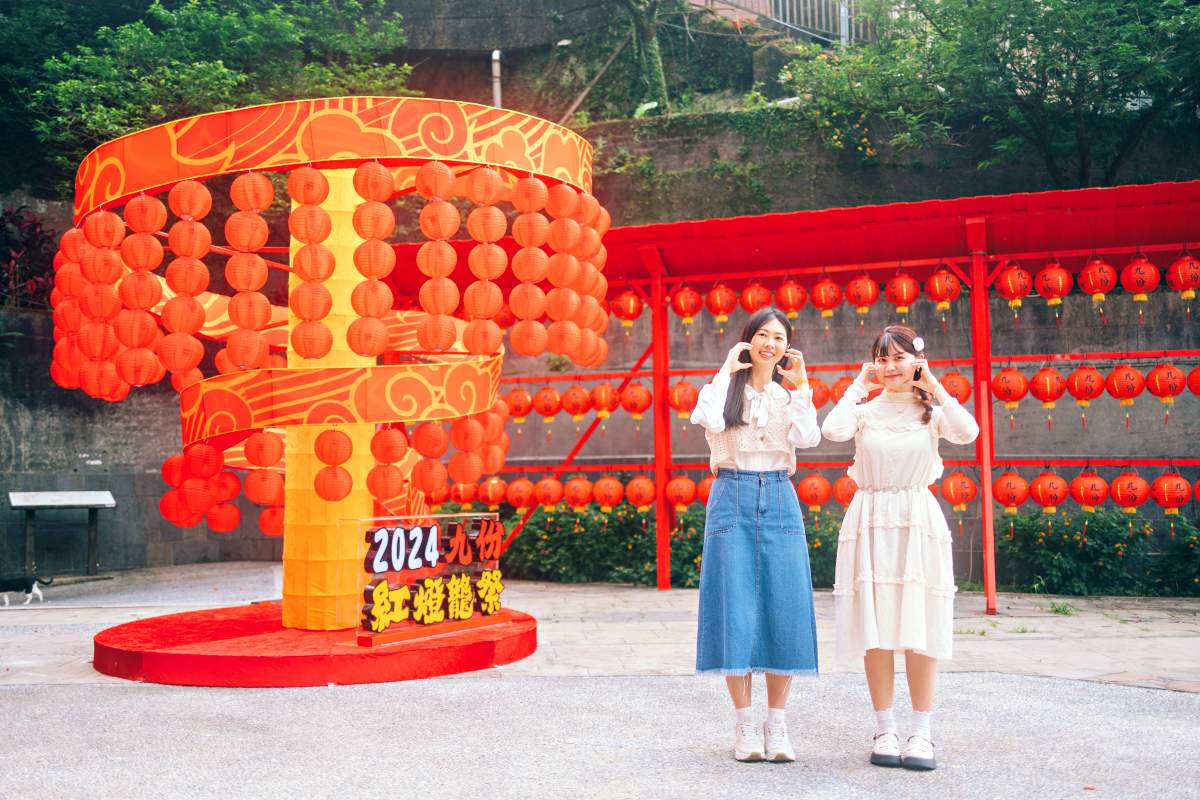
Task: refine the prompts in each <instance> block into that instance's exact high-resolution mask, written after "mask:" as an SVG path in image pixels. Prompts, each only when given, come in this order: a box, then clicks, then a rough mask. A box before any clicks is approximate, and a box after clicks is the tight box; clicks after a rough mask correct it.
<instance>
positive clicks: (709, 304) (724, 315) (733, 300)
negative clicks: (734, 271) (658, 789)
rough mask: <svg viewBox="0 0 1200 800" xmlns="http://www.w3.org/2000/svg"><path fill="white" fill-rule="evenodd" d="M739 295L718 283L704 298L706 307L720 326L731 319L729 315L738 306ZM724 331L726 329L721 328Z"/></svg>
mask: <svg viewBox="0 0 1200 800" xmlns="http://www.w3.org/2000/svg"><path fill="white" fill-rule="evenodd" d="M737 301H738V297H737V294H736V293H735V292H734V291H733V289H730V288H729V287H728V286H726V285H725V284H723V283H718V284H717V285H716V286H714V287H713V288H712V289H710V290H709V292H708V294H706V295H705V296H704V307H705V308H707V309H708V313H710V314H712V315H713V316H714V317H715V318H716V321H717V324H718V325H722V324H723V323H725V322H726V321H727V320H728V319H729V313H730V312H731V311H733V309H734V308H735V307H736V306H737ZM721 330H722V331H724V327H722V328H721Z"/></svg>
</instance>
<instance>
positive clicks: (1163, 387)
mask: <svg viewBox="0 0 1200 800" xmlns="http://www.w3.org/2000/svg"><path fill="white" fill-rule="evenodd" d="M1186 386H1187V379H1186V378H1185V377H1184V375H1183V372H1182V371H1181V370H1179V369H1178V368H1177V367H1175V365H1174V364H1158V365H1157V366H1155V367H1154V369H1152V370H1150V374H1148V375H1147V376H1146V388H1147V389H1148V390H1149V391H1150V394H1152V395H1154V396H1155V397H1157V398H1158V399H1159V401H1160V402H1161V403H1162V404H1163V405H1164V406H1166V408H1165V410H1164V412H1163V424H1164V425H1166V424H1167V423H1168V422H1170V419H1171V406H1173V405H1175V398H1176V397H1178V396H1179V395H1181V394H1183V390H1184V389H1185V388H1186Z"/></svg>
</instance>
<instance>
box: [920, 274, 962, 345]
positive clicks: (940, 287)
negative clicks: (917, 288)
mask: <svg viewBox="0 0 1200 800" xmlns="http://www.w3.org/2000/svg"><path fill="white" fill-rule="evenodd" d="M961 292H962V282H961V281H960V280H959V279H958V276H957V275H955V274H954V273H953V272H951V271H950V270H948V269H946V268H945V267H940V268H938V270H937V271H936V272H934V273H933V274H932V275H930V276H929V278H928V279H927V280H926V281H925V294H926V295H927V296H928V297H929V299H930V300H932V301H933V302H934V303H935V308H936V309H937V312H938V314H939V316H940V317H941V320H942V333H946V332H947V330H948V328H947V325H946V311H948V310H949V308H950V304H951V303H953V302H954V301H955V300H957V299H958V296H959V294H960V293H961Z"/></svg>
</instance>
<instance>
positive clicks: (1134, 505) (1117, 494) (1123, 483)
mask: <svg viewBox="0 0 1200 800" xmlns="http://www.w3.org/2000/svg"><path fill="white" fill-rule="evenodd" d="M1109 492H1110V494H1111V495H1112V499H1113V502H1114V503H1116V504H1117V505H1118V506H1120V508H1121V511H1123V512H1124V513H1126V514H1136V513H1137V510H1138V506H1140V505H1142V504H1143V503H1145V502H1146V500H1148V499H1149V498H1150V484H1148V483H1146V481H1145V480H1144V479H1143V478H1142V477H1141V476H1140V475H1138V474H1137V473H1136V472H1133V471H1126V472H1122V473H1121V474H1120V475H1118V476H1117V477H1116V478H1114V479H1113V482H1112V485H1111V486H1110V487H1109Z"/></svg>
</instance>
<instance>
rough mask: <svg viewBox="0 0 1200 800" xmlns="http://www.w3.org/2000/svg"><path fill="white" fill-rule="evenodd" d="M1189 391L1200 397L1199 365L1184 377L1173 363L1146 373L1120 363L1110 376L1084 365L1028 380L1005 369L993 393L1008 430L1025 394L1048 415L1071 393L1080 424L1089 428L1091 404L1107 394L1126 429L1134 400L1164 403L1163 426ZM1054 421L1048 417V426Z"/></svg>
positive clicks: (1042, 372) (994, 381)
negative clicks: (1143, 397)
mask: <svg viewBox="0 0 1200 800" xmlns="http://www.w3.org/2000/svg"><path fill="white" fill-rule="evenodd" d="M1185 389H1190V390H1191V391H1192V393H1193V394H1196V395H1200V366H1197V367H1195V368H1194V369H1192V371H1191V372H1190V373H1188V374H1187V375H1184V373H1183V370H1181V369H1179V368H1178V367H1176V366H1175V365H1173V364H1157V365H1155V366H1154V367H1153V368H1151V369H1150V370H1149V371H1148V372H1146V373H1145V374H1143V373H1142V372H1141V371H1140V370H1138V369H1137V368H1136V367H1133V366H1131V365H1129V364H1118V365H1116V366H1115V367H1113V368H1112V370H1111V371H1109V373H1108V374H1107V375H1105V374H1104V373H1102V372H1100V370H1098V369H1096V368H1095V367H1093V366H1082V367H1079V368H1078V369H1076V370H1075V371H1074V372H1072V373H1071V374H1070V375H1068V376H1066V377H1064V376H1063V374H1062V373H1061V372H1059V371H1058V370H1056V369H1055V368H1054V367H1042V368H1041V369H1040V370H1038V371H1037V372H1036V373H1035V374H1034V375H1033V376H1032V377H1030V378H1026V377H1025V375H1024V374H1022V373H1021V371H1020V370H1018V369H1017V368H1016V367H1005V368H1004V369H1002V370H1000V372H998V373H997V374H996V375H995V376H994V377H993V378H992V393H993V394H994V395H995V396H996V399H998V400H1000V401H1002V402H1003V403H1004V407H1005V409H1007V410H1008V411H1009V427H1010V428H1012V427H1013V426H1014V425H1015V411H1016V409H1017V407H1018V406H1019V405H1020V402H1021V400H1022V399H1023V398H1024V397H1025V395H1026V394H1030V395H1033V397H1034V398H1035V399H1037V400H1039V401H1040V402H1041V404H1042V408H1044V409H1046V410H1047V412H1049V411H1050V410H1051V409H1053V408H1054V407H1055V404H1056V403H1057V402H1058V400H1059V399H1061V398H1062V396H1063V395H1064V394H1065V393H1067V392H1069V393H1070V394H1071V396H1072V397H1074V398H1075V404H1076V405H1077V406H1079V408H1080V409H1081V411H1080V425H1081V426H1082V427H1083V428H1084V429H1085V430H1086V429H1087V416H1086V414H1087V412H1086V411H1084V410H1082V409H1086V408H1088V407H1089V406H1090V405H1091V403H1092V401H1093V400H1095V399H1097V398H1098V397H1100V396H1101V395H1103V394H1104V393H1105V392H1107V393H1108V394H1109V395H1111V396H1112V397H1114V398H1116V399H1117V400H1119V401H1120V403H1121V405H1122V406H1123V407H1125V408H1126V411H1125V427H1126V428H1128V427H1129V423H1130V412H1129V409H1130V408H1131V407H1132V406H1133V401H1134V398H1135V397H1137V396H1138V395H1140V394H1141V393H1142V392H1143V391H1149V392H1150V394H1152V395H1154V396H1155V397H1157V398H1158V399H1159V402H1161V403H1162V404H1163V408H1164V413H1163V424H1164V425H1166V424H1168V423H1169V422H1170V418H1171V408H1172V407H1173V406H1174V405H1175V398H1176V397H1178V396H1179V395H1181V394H1183V391H1184V390H1185ZM1052 425H1053V420H1052V418H1051V416H1050V414H1049V413H1047V414H1046V427H1047V429H1049V428H1051V427H1052Z"/></svg>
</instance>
